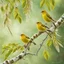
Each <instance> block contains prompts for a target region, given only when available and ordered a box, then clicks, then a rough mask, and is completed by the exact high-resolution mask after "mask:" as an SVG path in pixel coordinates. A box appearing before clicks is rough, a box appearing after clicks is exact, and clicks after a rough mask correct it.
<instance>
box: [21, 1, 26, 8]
mask: <svg viewBox="0 0 64 64" xmlns="http://www.w3.org/2000/svg"><path fill="white" fill-rule="evenodd" d="M25 6H26V0H22V7H23V8H24V7H25Z"/></svg>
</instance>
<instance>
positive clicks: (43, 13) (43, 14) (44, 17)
mask: <svg viewBox="0 0 64 64" xmlns="http://www.w3.org/2000/svg"><path fill="white" fill-rule="evenodd" d="M41 13H42V18H43V19H44V20H45V21H46V22H52V23H53V25H54V26H55V24H54V22H56V21H55V20H54V19H53V18H52V17H51V16H50V15H49V14H48V13H47V12H46V11H45V10H43V11H42V12H41Z"/></svg>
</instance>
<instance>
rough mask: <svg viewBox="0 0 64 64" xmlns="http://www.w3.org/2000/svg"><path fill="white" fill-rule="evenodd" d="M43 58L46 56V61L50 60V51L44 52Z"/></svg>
mask: <svg viewBox="0 0 64 64" xmlns="http://www.w3.org/2000/svg"><path fill="white" fill-rule="evenodd" d="M43 56H44V58H45V60H48V58H49V52H48V51H44V52H43Z"/></svg>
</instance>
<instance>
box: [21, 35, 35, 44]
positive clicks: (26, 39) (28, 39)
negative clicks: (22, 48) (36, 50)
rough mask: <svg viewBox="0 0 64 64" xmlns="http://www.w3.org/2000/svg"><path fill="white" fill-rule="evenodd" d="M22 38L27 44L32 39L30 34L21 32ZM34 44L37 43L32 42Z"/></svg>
mask: <svg viewBox="0 0 64 64" xmlns="http://www.w3.org/2000/svg"><path fill="white" fill-rule="evenodd" d="M20 39H21V40H22V41H23V42H24V43H25V44H28V43H29V41H30V38H29V37H28V36H26V35H25V34H21V35H20ZM32 43H33V44H34V45H36V43H35V42H32Z"/></svg>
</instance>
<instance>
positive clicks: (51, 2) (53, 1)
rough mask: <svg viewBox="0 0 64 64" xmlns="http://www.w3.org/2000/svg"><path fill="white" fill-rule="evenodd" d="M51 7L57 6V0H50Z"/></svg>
mask: <svg viewBox="0 0 64 64" xmlns="http://www.w3.org/2000/svg"><path fill="white" fill-rule="evenodd" d="M50 4H51V8H52V9H54V7H55V0H50Z"/></svg>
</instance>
